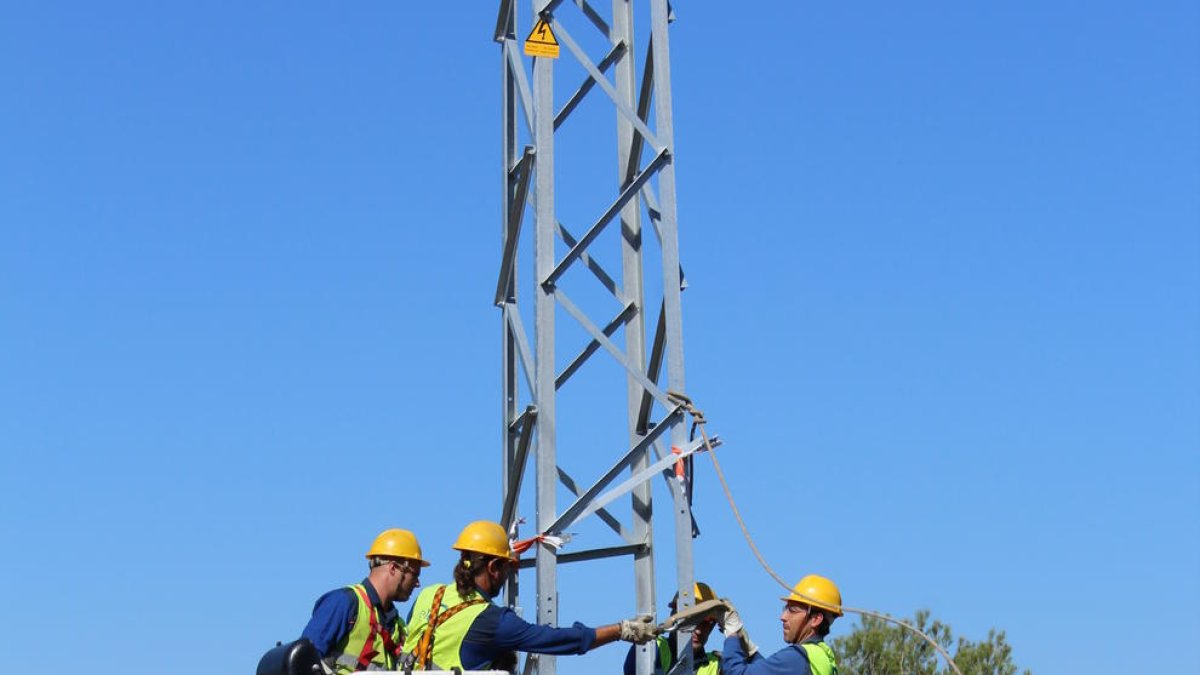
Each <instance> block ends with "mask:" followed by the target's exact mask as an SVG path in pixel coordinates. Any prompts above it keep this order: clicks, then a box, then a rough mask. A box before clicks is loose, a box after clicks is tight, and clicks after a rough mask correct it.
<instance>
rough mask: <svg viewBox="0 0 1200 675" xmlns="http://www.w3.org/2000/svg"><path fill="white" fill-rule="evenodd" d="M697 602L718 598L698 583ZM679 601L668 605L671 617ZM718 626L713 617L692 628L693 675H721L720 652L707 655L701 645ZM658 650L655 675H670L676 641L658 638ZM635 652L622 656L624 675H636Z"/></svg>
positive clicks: (696, 590)
mask: <svg viewBox="0 0 1200 675" xmlns="http://www.w3.org/2000/svg"><path fill="white" fill-rule="evenodd" d="M693 592H694V598H695V601H696V602H698V603H699V602H704V601H705V600H715V599H716V598H717V594H716V593H714V592H713V589H712V588H711V587H710V586H709V585H708V584H706V583H704V582H703V581H697V582H696V586H695V588H694V589H693ZM678 601H679V594H678V593H676V594H675V597H673V598H671V602H669V603H667V607H668V608H670V610H671V614H674V613H675V611H676V609H677V606H678ZM716 625H717V619H716V617H707V618H705V619H703V620H701V621H699V622H697V623H696V625H695V626H694V627H693V630H692V669H693V670H694V671H695V673H696V675H719V673H720V672H721V652H717V651H713V652H706V651H705V650H704V645H705V644H706V643H707V642H708V636H709V635H710V634H711V633H712V630H713V628H714V627H716ZM655 643H656V646H657V647H658V653H657V655H656V656H657V658H655V660H654V675H663V674H664V673H668V672H670V671H671V668H672V667H673V666H674V665H675V662H676V661H678V660H679V658H678V657H677V656H676V654H675V640H674V639H673V638H672V637H671V636H669V635H663V636H660V637H659V638H658V639H657V640H656V641H655ZM636 649H637V648H636V647H633V646H630V648H629V653H628V654H626V655H625V675H635V674H636V673H637V658H636V655H635V654H634V652H635V650H636Z"/></svg>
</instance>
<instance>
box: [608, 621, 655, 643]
mask: <svg viewBox="0 0 1200 675" xmlns="http://www.w3.org/2000/svg"><path fill="white" fill-rule="evenodd" d="M618 625H619V626H620V627H621V639H622V640H624V641H626V642H632V643H634V644H635V645H641V644H645V643H647V642H650V641H651V640H653V639H654V638H656V637H658V634H659V632H661V631H660V629H659V627H658V626H657V625H655V624H654V619H652V618H650V615H648V614H643V615H641V616H637V617H634V618H632V619H626V620H624V621H622V622H621V623H620V624H618Z"/></svg>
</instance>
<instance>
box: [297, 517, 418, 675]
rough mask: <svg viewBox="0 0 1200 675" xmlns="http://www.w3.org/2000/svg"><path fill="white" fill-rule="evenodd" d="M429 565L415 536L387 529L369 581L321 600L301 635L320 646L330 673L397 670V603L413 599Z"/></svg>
mask: <svg viewBox="0 0 1200 675" xmlns="http://www.w3.org/2000/svg"><path fill="white" fill-rule="evenodd" d="M428 566H429V563H428V562H427V561H426V560H425V559H424V558H422V557H421V546H420V544H418V543H417V538H416V536H415V535H413V533H412V532H409V531H408V530H400V529H392V530H385V531H383V532H382V533H380V535H379V536H378V537H376V538H375V541H374V542H373V543H372V544H371V548H369V549H368V550H367V569H368V570H369V571H368V573H367V578H366V579H363V580H362V583H359V584H352V585H350V586H345V587H342V588H337V589H334V590H332V591H329V592H328V593H326V594H325V595H322V596H321V597H320V598H318V599H317V602H316V604H315V605H313V613H312V618H311V619H309V620H308V625H307V626H305V627H304V632H303V633H302V637H306V638H308V639H309V640H311V641H312V643H313V645H314V646H315V647H316V648H317V653H319V654H320V655H321V663H322V664H323V665H324V667H325V672H326V673H327V674H328V673H333V674H334V675H344V673H350V672H353V671H357V670H393V669H395V667H396V664H397V662H398V661H397V660H398V658H399V656H400V648H401V646H402V645H403V644H404V620H403V619H402V618H400V612H399V611H398V610H397V608H396V603H397V602H404V601H405V600H408V598H409V596H411V595H412V592H413V589H414V588H416V587H417V586H419V585H420V577H421V568H422V567H428Z"/></svg>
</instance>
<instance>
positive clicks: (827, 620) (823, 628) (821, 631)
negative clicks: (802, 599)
mask: <svg viewBox="0 0 1200 675" xmlns="http://www.w3.org/2000/svg"><path fill="white" fill-rule="evenodd" d="M813 609H814V610H815V611H816V612H817V613H819V614H820V615H821V618H822V619H824V620H823V621H821V623H820V625H818V626H817V628H816V631H817V637H821V638H823V637H825V636H826V635H829V629H830V628H831V627H832V626H831V625H830V624H832V623H833V620H834V619H836V618H837V617H836V616H834V614H833V612H822V611H821V610H819V609H817V608H816V607H814V608H813Z"/></svg>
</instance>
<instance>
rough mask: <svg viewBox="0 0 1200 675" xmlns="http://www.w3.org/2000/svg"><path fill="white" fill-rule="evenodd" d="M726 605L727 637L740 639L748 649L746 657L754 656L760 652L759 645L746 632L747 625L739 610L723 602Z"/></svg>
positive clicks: (726, 601) (725, 623)
mask: <svg viewBox="0 0 1200 675" xmlns="http://www.w3.org/2000/svg"><path fill="white" fill-rule="evenodd" d="M722 602H724V603H725V617H724V619H723V625H724V632H725V637H727V638H731V637H736V638H740V639H741V641H742V645H743V646H745V648H746V656H754V654H755V652H757V651H758V645H756V644H754V641H753V640H751V639H750V634H749V633H747V632H746V624H744V623H742V615H741V614H738V611H737V608H736V607H734V606H733V603H732V602H730V601H728V600H723V601H722Z"/></svg>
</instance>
